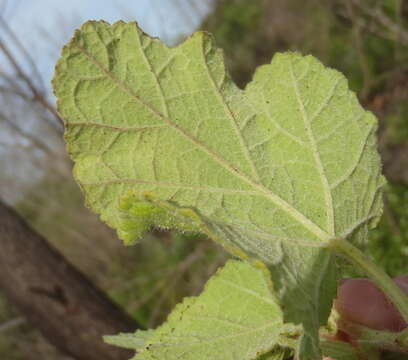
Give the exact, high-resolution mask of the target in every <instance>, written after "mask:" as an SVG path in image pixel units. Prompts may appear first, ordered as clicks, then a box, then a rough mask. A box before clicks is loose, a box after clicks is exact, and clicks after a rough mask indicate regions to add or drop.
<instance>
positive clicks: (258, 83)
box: [54, 22, 383, 360]
mask: <svg viewBox="0 0 408 360" xmlns="http://www.w3.org/2000/svg"><path fill="white" fill-rule="evenodd" d="M54 88H55V93H56V95H57V97H58V108H59V112H60V114H61V116H62V117H63V118H64V119H65V122H66V135H65V136H66V141H67V143H68V150H69V152H70V154H71V156H72V158H73V159H74V161H75V167H74V174H75V177H76V179H77V180H78V182H79V183H80V185H81V187H82V188H83V190H84V191H85V193H86V197H87V202H88V205H89V206H90V207H91V208H92V209H93V210H94V211H95V212H97V213H99V214H101V217H102V219H103V220H104V221H106V222H107V223H108V224H109V225H111V226H112V227H114V228H116V229H118V230H119V234H120V236H121V237H122V238H123V239H125V240H126V241H128V242H131V241H132V240H135V239H136V238H137V237H139V236H140V235H141V233H142V232H143V231H144V230H146V228H147V227H148V226H149V225H151V224H153V223H155V224H156V225H163V226H172V227H179V228H181V229H187V230H190V229H192V228H196V229H198V230H201V231H205V232H207V233H208V234H210V235H211V236H212V237H213V238H214V239H218V240H219V241H221V243H222V244H223V245H224V246H225V247H226V248H227V249H229V250H230V251H232V252H233V253H236V254H240V255H241V256H242V257H251V258H253V257H255V258H257V259H259V260H261V261H262V262H264V263H265V264H266V265H267V266H268V267H269V269H270V271H271V274H272V278H273V281H274V283H275V286H276V289H277V291H278V294H279V297H280V298H281V301H282V303H283V304H284V305H285V307H284V315H285V321H289V322H294V323H302V324H303V325H304V328H305V336H304V338H303V340H302V342H301V344H300V351H301V358H302V359H313V360H314V359H316V358H318V357H319V356H320V355H319V353H320V350H319V345H318V341H317V331H318V328H319V325H320V324H322V323H324V322H325V321H326V320H327V316H328V312H329V309H330V306H331V300H332V298H333V294H334V286H335V281H334V279H335V271H334V264H333V261H332V258H331V255H330V254H329V252H328V251H327V250H325V249H324V246H325V245H326V244H327V242H328V241H329V240H330V239H331V238H333V237H344V238H349V239H350V240H351V241H355V242H362V241H364V239H365V238H366V233H367V230H368V228H369V227H370V226H372V225H373V224H375V222H376V221H377V218H378V217H379V215H380V212H381V196H380V191H379V189H380V188H381V185H382V183H383V180H382V177H381V175H380V161H379V156H378V154H377V151H376V141H375V130H376V120H375V118H374V116H373V115H372V114H370V113H368V112H365V111H364V110H363V109H362V108H361V107H360V105H359V104H358V101H357V99H356V97H355V95H354V94H353V93H351V92H350V91H349V90H348V86H347V81H346V80H345V78H344V77H343V76H342V75H341V74H340V73H338V72H336V71H334V70H331V69H327V68H325V67H324V66H323V65H322V64H321V63H320V62H319V61H317V60H316V59H315V58H313V57H311V56H306V57H303V56H301V55H299V54H296V53H286V54H277V55H275V57H274V58H273V60H272V63H271V64H270V65H266V66H262V67H261V68H259V69H258V71H257V72H256V74H255V76H254V79H253V81H252V82H251V83H250V84H249V85H248V87H247V88H246V89H245V91H242V90H240V89H238V88H237V87H236V86H235V85H234V84H233V82H232V81H231V80H230V78H229V77H228V75H227V74H226V72H225V69H224V64H223V59H222V54H221V52H220V51H219V50H217V49H216V48H215V46H214V43H213V40H212V38H211V36H209V35H208V34H205V33H196V34H194V35H193V36H192V37H191V38H189V39H188V40H187V41H185V42H184V43H183V44H181V45H179V46H178V47H176V48H171V49H170V48H167V47H166V46H165V45H164V44H162V43H161V42H160V41H159V40H157V39H152V38H150V37H149V36H147V35H145V34H143V33H142V32H141V31H140V29H139V28H138V27H137V25H136V24H135V23H130V24H125V23H123V22H119V23H116V24H114V25H109V24H107V23H105V22H88V23H86V24H84V25H83V26H82V28H81V29H80V30H78V31H77V32H76V34H75V36H74V38H73V40H72V41H71V42H70V43H69V44H68V45H67V46H66V47H65V48H64V51H63V54H62V58H61V59H60V60H59V63H58V65H57V70H56V75H55V79H54ZM121 199H124V200H121ZM121 201H122V203H121V205H120V206H119V203H120V202H121ZM135 210H138V211H136V213H135ZM135 215H136V216H138V217H139V220H136V221H134V222H133V223H132V222H131V220H132V219H133V220H135V219H136V218H135Z"/></svg>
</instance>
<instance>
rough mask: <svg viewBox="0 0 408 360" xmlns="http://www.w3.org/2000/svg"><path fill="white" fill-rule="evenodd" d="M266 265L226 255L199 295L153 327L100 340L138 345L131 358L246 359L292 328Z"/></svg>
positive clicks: (275, 342)
mask: <svg viewBox="0 0 408 360" xmlns="http://www.w3.org/2000/svg"><path fill="white" fill-rule="evenodd" d="M265 271H266V270H263V269H260V268H257V267H255V266H253V265H251V264H249V263H247V262H241V261H237V260H230V261H229V262H228V263H227V264H226V265H225V267H224V268H222V269H221V270H219V271H218V272H217V273H216V274H215V275H214V276H213V277H212V278H211V279H210V280H209V282H208V283H207V285H206V287H205V289H204V291H203V293H202V294H201V295H200V296H198V297H190V298H186V299H184V301H183V303H181V304H179V305H178V306H177V307H176V308H175V309H174V310H173V312H172V313H171V314H170V316H169V318H168V320H167V322H166V323H164V324H163V325H162V326H160V327H159V328H157V329H156V330H154V331H148V332H136V333H135V334H134V335H132V334H120V335H118V336H116V337H112V336H109V337H106V338H105V341H107V342H108V343H110V344H114V345H119V346H121V347H126V348H132V349H135V350H137V351H138V353H137V355H136V356H135V358H134V359H135V360H147V359H149V360H153V359H154V360H156V359H166V360H173V359H174V360H175V359H180V358H185V359H195V360H201V359H203V360H204V359H205V360H210V359H211V360H215V359H222V360H234V359H238V358H239V359H242V360H251V359H258V358H259V357H260V356H261V355H262V354H265V353H267V352H268V351H271V350H272V349H274V348H275V347H276V346H277V345H278V344H279V342H280V338H281V336H285V335H286V334H287V333H288V332H292V331H293V329H294V327H293V325H291V324H284V323H283V314H282V311H281V309H280V307H279V305H278V303H277V301H276V298H275V296H274V295H273V294H272V292H271V284H270V280H269V276H266V274H265Z"/></svg>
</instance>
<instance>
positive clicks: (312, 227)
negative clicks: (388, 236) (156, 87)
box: [73, 43, 333, 242]
mask: <svg viewBox="0 0 408 360" xmlns="http://www.w3.org/2000/svg"><path fill="white" fill-rule="evenodd" d="M73 46H74V47H76V48H77V49H78V50H79V51H80V52H81V53H83V54H84V55H85V56H86V57H87V58H88V59H89V60H90V61H91V62H92V63H93V64H94V65H95V66H97V67H98V68H99V69H100V70H101V71H102V72H103V73H104V74H106V76H107V77H108V78H110V79H111V80H112V81H113V83H115V84H116V85H117V86H118V88H119V89H121V90H122V91H124V92H125V93H127V94H128V95H130V96H131V97H132V98H133V99H135V100H136V101H137V102H139V103H140V104H142V105H143V106H145V107H146V108H147V109H148V110H149V111H150V112H151V113H152V114H153V115H154V116H156V117H159V118H160V119H161V120H162V121H164V122H165V123H167V124H168V125H169V126H171V127H173V128H174V129H175V130H177V131H178V132H179V133H180V134H182V135H183V136H184V137H185V138H186V139H188V140H189V141H191V142H192V143H193V144H194V145H196V146H197V147H200V148H201V149H202V150H204V151H205V152H206V153H207V154H208V155H210V156H211V157H212V158H213V159H214V160H216V161H217V162H218V163H219V164H220V165H222V166H223V167H224V168H225V169H227V170H228V171H229V172H231V173H232V174H234V175H235V176H238V177H239V178H240V179H242V180H244V181H245V182H246V183H248V184H250V185H251V186H252V187H254V188H256V189H257V190H258V191H259V192H260V193H261V194H263V196H265V197H266V198H268V199H270V200H271V201H272V202H273V203H274V204H275V205H277V206H279V207H280V208H281V209H283V210H284V211H285V212H286V213H287V214H288V215H289V216H291V217H292V218H295V219H296V220H297V221H298V222H299V223H301V224H302V225H303V226H304V227H305V228H306V229H307V230H308V231H310V232H311V233H313V234H314V235H315V236H317V237H318V238H319V239H320V240H321V241H325V242H329V240H330V239H331V238H332V237H333V236H331V235H330V234H329V233H327V232H326V231H324V230H323V229H322V228H320V227H319V226H318V225H317V224H315V223H314V222H313V221H312V220H310V219H309V218H307V217H306V216H305V215H303V214H302V213H300V212H299V211H298V210H297V209H295V208H294V207H293V206H292V205H290V204H289V203H287V202H286V201H285V200H283V199H282V198H281V197H279V196H277V195H276V194H274V193H272V192H271V191H270V189H268V188H266V187H265V186H264V185H262V184H260V183H257V182H256V181H254V180H253V179H252V178H249V177H248V176H247V175H246V174H245V173H243V172H242V171H241V170H240V169H238V168H236V167H235V166H233V165H232V164H231V163H229V162H228V161H226V160H225V159H224V158H223V157H221V156H219V155H218V154H217V153H216V152H214V151H213V150H211V149H210V148H208V147H207V146H206V145H205V144H203V143H202V142H201V141H200V140H198V139H197V138H195V137H194V136H192V135H190V134H189V133H187V132H186V131H185V130H184V129H183V128H181V127H180V126H178V125H177V124H176V123H174V122H173V121H172V120H171V119H170V118H168V117H166V116H164V115H163V114H162V113H161V112H159V111H158V110H157V109H155V107H154V106H153V105H151V104H150V103H149V102H148V101H146V100H144V99H142V98H141V97H140V96H139V95H138V94H136V93H135V92H134V91H133V90H132V89H131V88H129V87H128V86H127V85H126V84H124V83H123V82H122V81H121V80H119V79H118V78H116V77H114V76H113V74H111V73H110V72H109V70H107V69H106V68H105V67H104V66H103V65H102V64H101V63H100V62H99V61H98V60H97V59H96V58H95V57H93V56H92V54H90V53H88V51H87V50H86V49H84V48H83V47H82V46H80V45H79V44H77V43H76V44H73Z"/></svg>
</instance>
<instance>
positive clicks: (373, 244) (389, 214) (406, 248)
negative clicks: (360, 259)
mask: <svg viewBox="0 0 408 360" xmlns="http://www.w3.org/2000/svg"><path fill="white" fill-rule="evenodd" d="M386 195H387V196H386V200H387V201H386V203H385V206H384V216H383V218H382V220H381V222H380V225H379V226H378V228H377V229H376V230H375V231H373V235H372V238H371V241H370V243H369V251H370V253H371V254H372V256H374V258H375V259H376V260H377V262H378V263H379V264H381V265H382V266H383V267H384V269H385V270H386V271H387V272H388V273H389V274H390V275H392V276H396V275H399V274H401V273H406V272H408V260H407V259H408V216H407V204H408V187H407V186H405V185H397V184H394V185H389V186H388V187H387V190H386Z"/></svg>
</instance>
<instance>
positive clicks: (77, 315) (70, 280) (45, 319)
mask: <svg viewBox="0 0 408 360" xmlns="http://www.w3.org/2000/svg"><path fill="white" fill-rule="evenodd" d="M95 246H97V244H95ZM0 287H1V289H2V291H3V292H4V294H5V295H6V297H7V298H8V299H9V300H10V302H11V303H13V304H14V305H15V306H16V307H17V308H18V310H19V311H20V312H21V313H22V314H23V315H24V316H25V317H26V318H27V319H28V321H30V322H31V323H32V324H33V325H34V326H35V327H36V328H38V329H39V330H40V331H41V332H42V334H43V335H44V336H45V338H46V339H47V340H48V341H49V342H50V343H52V344H53V345H55V346H56V347H57V348H58V349H59V350H60V351H61V352H63V353H66V354H67V355H69V356H71V357H73V358H75V359H77V360H128V359H129V358H131V357H132V355H133V354H134V352H132V351H128V350H124V349H119V348H116V347H113V346H110V345H106V344H104V343H103V341H102V336H103V335H107V334H116V333H118V332H129V331H133V330H135V329H136V328H137V325H136V323H135V322H134V321H133V320H132V319H131V318H130V317H129V316H127V315H126V314H125V313H124V312H123V311H122V310H121V309H120V308H119V307H118V306H117V305H115V304H114V303H113V302H112V301H110V300H109V299H108V298H107V296H106V295H105V294H104V293H103V292H102V291H100V290H99V289H97V288H96V287H95V286H94V285H93V284H92V283H91V282H90V281H89V280H88V279H87V278H86V277H85V276H84V275H83V274H82V273H81V272H79V271H78V270H77V269H75V268H74V267H73V266H72V265H71V264H70V263H68V262H67V260H66V259H65V258H64V257H63V256H62V255H61V254H60V253H59V252H57V251H56V250H55V249H53V248H52V247H50V245H49V244H48V243H47V241H46V240H45V239H44V238H43V237H42V236H40V235H39V234H38V233H36V232H35V231H34V230H33V229H31V228H30V227H29V225H28V224H27V223H26V222H25V221H24V220H23V219H22V218H21V217H20V216H19V215H18V214H17V213H16V212H15V211H14V210H12V209H11V208H9V207H8V206H6V205H4V204H3V203H2V202H1V201H0Z"/></svg>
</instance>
